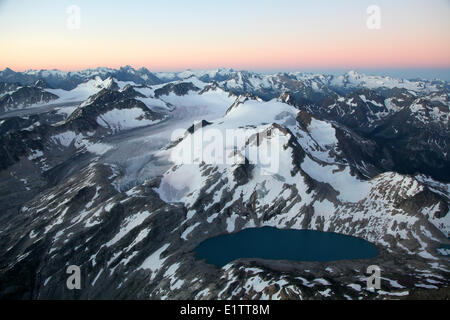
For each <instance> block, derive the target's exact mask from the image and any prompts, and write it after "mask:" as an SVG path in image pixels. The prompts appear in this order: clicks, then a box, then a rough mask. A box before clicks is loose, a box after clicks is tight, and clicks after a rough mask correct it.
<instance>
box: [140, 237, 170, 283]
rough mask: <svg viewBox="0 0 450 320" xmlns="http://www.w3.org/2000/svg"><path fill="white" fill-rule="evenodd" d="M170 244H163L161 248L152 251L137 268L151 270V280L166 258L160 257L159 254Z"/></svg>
mask: <svg viewBox="0 0 450 320" xmlns="http://www.w3.org/2000/svg"><path fill="white" fill-rule="evenodd" d="M169 246H170V244H169V243H167V244H165V245H163V246H162V247H161V248H159V249H158V250H156V251H155V252H153V253H152V254H151V255H150V256H149V257H148V258H146V259H145V260H144V262H143V263H142V265H141V266H140V267H139V268H138V269H148V270H150V271H152V275H151V280H153V279H154V278H155V276H156V273H157V272H158V271H159V270H160V269H161V268H162V266H163V264H164V262H165V261H166V260H167V258H168V257H166V258H161V254H162V253H163V252H164V251H166V249H167V248H168V247H169Z"/></svg>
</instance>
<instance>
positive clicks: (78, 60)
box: [0, 0, 450, 70]
mask: <svg viewBox="0 0 450 320" xmlns="http://www.w3.org/2000/svg"><path fill="white" fill-rule="evenodd" d="M72 4H75V5H78V6H79V7H80V9H81V28H80V29H79V30H76V31H73V30H68V29H67V28H66V20H67V17H68V16H67V14H66V8H67V7H68V6H69V5H72ZM372 4H375V5H378V6H379V7H380V8H381V13H382V16H381V18H382V20H381V23H382V24H381V29H380V30H377V31H374V30H368V28H367V27H366V20H367V18H368V16H367V13H366V9H367V7H368V6H369V5H372ZM0 30H1V32H0V51H2V52H3V54H2V56H3V57H2V59H1V60H2V61H0V67H5V66H10V67H13V68H16V69H23V68H48V67H51V66H54V67H56V68H62V69H71V68H72V69H73V68H83V67H94V66H97V65H106V66H112V67H116V66H119V65H124V64H130V65H132V66H136V67H139V66H146V67H149V68H150V69H158V70H159V69H184V68H202V67H204V68H211V67H234V68H240V69H266V70H272V69H299V68H304V69H308V68H309V69H318V68H323V69H327V68H335V69H336V68H341V69H358V68H366V69H369V68H370V69H374V68H384V69H387V68H390V69H392V68H397V69H398V68H403V69H404V68H410V69H411V68H422V69H424V68H426V69H430V68H434V69H440V70H443V69H445V68H447V69H448V68H449V67H450V37H449V34H448V32H449V30H450V1H449V0H428V1H426V0H395V1H392V0H378V1H374V0H315V1H312V0H311V1H308V0H303V1H302V0H277V1H274V0H241V1H238V0H226V1H225V0H223V1H222V0H195V1H194V0H191V1H190V0H170V1H144V0H128V1H111V0H72V1H67V0H58V1H56V0H53V1H52V0H0Z"/></svg>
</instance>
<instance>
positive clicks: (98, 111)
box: [64, 88, 163, 132]
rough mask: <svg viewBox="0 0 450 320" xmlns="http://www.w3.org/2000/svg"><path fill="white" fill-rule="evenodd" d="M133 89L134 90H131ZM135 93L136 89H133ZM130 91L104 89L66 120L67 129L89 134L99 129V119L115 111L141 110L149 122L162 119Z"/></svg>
mask: <svg viewBox="0 0 450 320" xmlns="http://www.w3.org/2000/svg"><path fill="white" fill-rule="evenodd" d="M131 89H132V88H131ZM133 91H134V89H133ZM130 94H132V92H131V90H130V89H127V90H124V91H122V92H119V91H114V90H109V89H103V90H101V91H100V92H99V93H97V94H95V95H94V96H92V97H91V98H89V100H90V102H88V104H87V105H85V106H81V107H79V108H77V109H76V110H75V111H74V112H73V113H72V114H71V115H70V116H69V118H68V119H67V120H66V122H65V125H64V127H65V129H72V130H76V131H80V132H87V131H90V130H96V129H98V128H99V124H98V122H97V117H98V116H100V115H102V114H104V113H106V112H108V111H110V110H113V109H118V110H124V109H132V108H139V109H141V110H142V112H143V113H144V114H145V116H146V118H147V119H149V120H158V119H162V118H163V116H162V115H161V114H159V113H156V112H154V111H151V110H150V109H148V108H147V106H146V105H145V104H144V103H143V102H141V101H139V100H136V99H134V98H130V97H129V96H130Z"/></svg>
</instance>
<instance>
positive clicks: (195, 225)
mask: <svg viewBox="0 0 450 320" xmlns="http://www.w3.org/2000/svg"><path fill="white" fill-rule="evenodd" d="M200 224H201V223H200V222H197V223H196V224H194V225H192V226H190V227H188V228H186V230H185V231H184V232H183V234H182V235H181V239H183V240H187V237H188V235H189V234H191V232H192V231H193V230H194V229H195V228H197V227H198V226H199V225H200Z"/></svg>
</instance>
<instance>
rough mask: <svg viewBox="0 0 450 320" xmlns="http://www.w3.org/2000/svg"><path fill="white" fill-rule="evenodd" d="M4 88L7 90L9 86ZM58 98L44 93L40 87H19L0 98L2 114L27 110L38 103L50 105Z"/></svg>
mask: <svg viewBox="0 0 450 320" xmlns="http://www.w3.org/2000/svg"><path fill="white" fill-rule="evenodd" d="M3 87H4V88H6V87H7V85H3ZM12 87H14V85H13V86H12ZM10 88H11V86H10ZM3 90H4V89H3ZM57 98H58V96H57V95H54V94H52V93H50V92H47V91H43V90H42V89H40V88H38V87H17V88H16V89H15V91H13V92H10V93H6V94H4V95H3V96H1V97H0V112H5V111H8V110H13V109H17V108H26V107H28V106H30V105H33V104H36V103H48V102H49V101H51V100H55V99H57Z"/></svg>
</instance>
